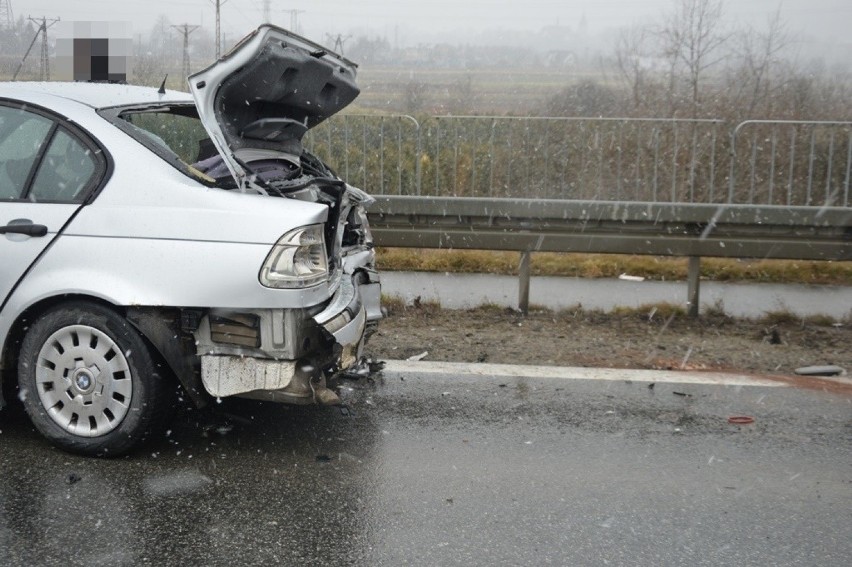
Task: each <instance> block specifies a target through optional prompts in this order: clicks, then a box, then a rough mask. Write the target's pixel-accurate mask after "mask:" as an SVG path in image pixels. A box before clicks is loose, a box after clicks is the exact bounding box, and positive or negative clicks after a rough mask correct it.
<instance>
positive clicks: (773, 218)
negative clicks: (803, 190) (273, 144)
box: [368, 196, 852, 315]
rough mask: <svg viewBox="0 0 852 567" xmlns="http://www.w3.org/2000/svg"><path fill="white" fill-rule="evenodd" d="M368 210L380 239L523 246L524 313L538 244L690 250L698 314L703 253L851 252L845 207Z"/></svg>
mask: <svg viewBox="0 0 852 567" xmlns="http://www.w3.org/2000/svg"><path fill="white" fill-rule="evenodd" d="M368 214H369V217H370V226H371V228H372V232H373V235H374V238H375V241H376V244H377V245H379V246H393V247H413V248H438V249H441V248H443V249H453V248H460V249H482V250H515V251H520V252H521V261H520V270H519V272H520V285H519V290H520V293H519V300H518V303H519V307H520V309H521V310H522V311H524V312H526V311H527V309H528V307H529V280H530V254H531V253H532V252H536V251H556V252H576V253H624V254H652V255H665V256H687V257H689V259H690V262H689V274H688V289H687V294H688V299H687V303H688V306H689V312H690V314H692V315H697V314H698V306H699V276H700V258H701V257H702V256H711V257H712V256H715V257H733V258H787V259H802V260H840V261H850V260H852V209H850V208H841V207H822V208H817V207H779V206H768V205H767V206H754V205H704V204H666V203H604V202H599V201H558V200H540V199H471V198H440V197H404V196H402V197H400V196H397V197H394V196H381V197H378V199H377V202H376V203H375V204H374V205H373V206H372V207H371V209H370V211H369V213H368Z"/></svg>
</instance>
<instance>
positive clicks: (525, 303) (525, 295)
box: [518, 250, 532, 315]
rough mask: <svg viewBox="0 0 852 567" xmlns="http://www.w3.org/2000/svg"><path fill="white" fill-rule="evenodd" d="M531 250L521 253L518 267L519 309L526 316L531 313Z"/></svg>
mask: <svg viewBox="0 0 852 567" xmlns="http://www.w3.org/2000/svg"><path fill="white" fill-rule="evenodd" d="M531 255H532V253H531V252H530V251H529V250H524V251H523V252H521V262H520V264H519V265H518V309H520V311H521V313H523V314H524V315H529V312H530V256H531Z"/></svg>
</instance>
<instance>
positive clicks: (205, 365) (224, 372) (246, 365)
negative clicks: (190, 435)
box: [201, 270, 382, 404]
mask: <svg viewBox="0 0 852 567" xmlns="http://www.w3.org/2000/svg"><path fill="white" fill-rule="evenodd" d="M381 316H382V315H381V284H380V282H379V277H378V275H377V274H376V273H375V272H373V271H371V270H362V271H359V272H357V273H356V274H355V275H354V276H349V275H348V274H346V275H344V277H343V279H342V280H341V284H340V286H339V288H338V289H337V291H336V292H335V294H334V296H333V297H332V299H331V301H330V302H329V304H328V305H327V306H326V308H325V309H323V310H322V311H321V312H320V313H318V314H316V315H314V316H313V318H312V319H313V321H314V322H315V324H318V325H319V326H320V328H321V330H322V334H324V335H325V338H326V340H325V345H324V347H323V348H322V349H320V351H318V352H314V353H312V354H311V356H307V357H305V358H302V359H299V360H276V359H270V358H260V357H256V356H245V355H234V354H228V355H220V354H215V353H214V354H205V355H202V356H201V378H202V382H203V384H204V388H205V389H206V390H207V392H208V393H209V394H210V395H212V396H215V397H226V396H238V397H246V398H257V399H264V400H270V401H279V402H287V403H314V402H316V403H322V404H333V403H338V402H339V399H337V396H336V394H334V393H333V392H332V391H331V390H329V388H328V386H329V385H330V384H329V382H330V379H332V378H334V377H336V376H337V375H338V374H339V373H341V372H343V371H345V370H347V369H349V368H351V367H352V366H354V365H355V364H357V363H358V361H359V359H360V358H361V349H362V347H363V345H364V341H365V339H366V337H367V336H368V333H367V329H368V326H369V325H370V324H371V323H375V322H377V321H378V320H379V319H381ZM284 332H285V334H286V333H287V332H294V330H293V329H285V330H284Z"/></svg>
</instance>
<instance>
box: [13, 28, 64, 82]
mask: <svg viewBox="0 0 852 567" xmlns="http://www.w3.org/2000/svg"><path fill="white" fill-rule="evenodd" d="M27 19H28V20H29V21H31V22H33V23H35V24H38V30H36V34H35V36H34V37H33V40H32V42H31V43H30V46H29V47H28V48H27V52H26V53H24V56H23V57H22V58H21V62H20V63H18V68H17V69H16V70H15V74H14V75H12V80H13V81H14V80H15V79H17V78H18V73H20V72H21V67H23V66H24V61H26V60H27V56H28V55H29V54H30V51H32V49H33V46H34V45H35V42H36V41H37V40H38V36H39V35H41V58H40V61H39V80H42V81H49V80H50V58H49V57H48V55H49V53H48V44H47V28H49V27H51V26H52V25H53V24H55V23H56V22H58V21H59V18H51V19H50V23H48V20H47V18H46V17H44V16H42V17H41V22H39V21H38V20H37V19H35V18H32V17H30V18H27Z"/></svg>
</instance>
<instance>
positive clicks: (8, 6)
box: [0, 0, 15, 30]
mask: <svg viewBox="0 0 852 567" xmlns="http://www.w3.org/2000/svg"><path fill="white" fill-rule="evenodd" d="M14 27H15V14H13V13H12V0H0V29H7V30H11V29H13V28H14Z"/></svg>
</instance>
